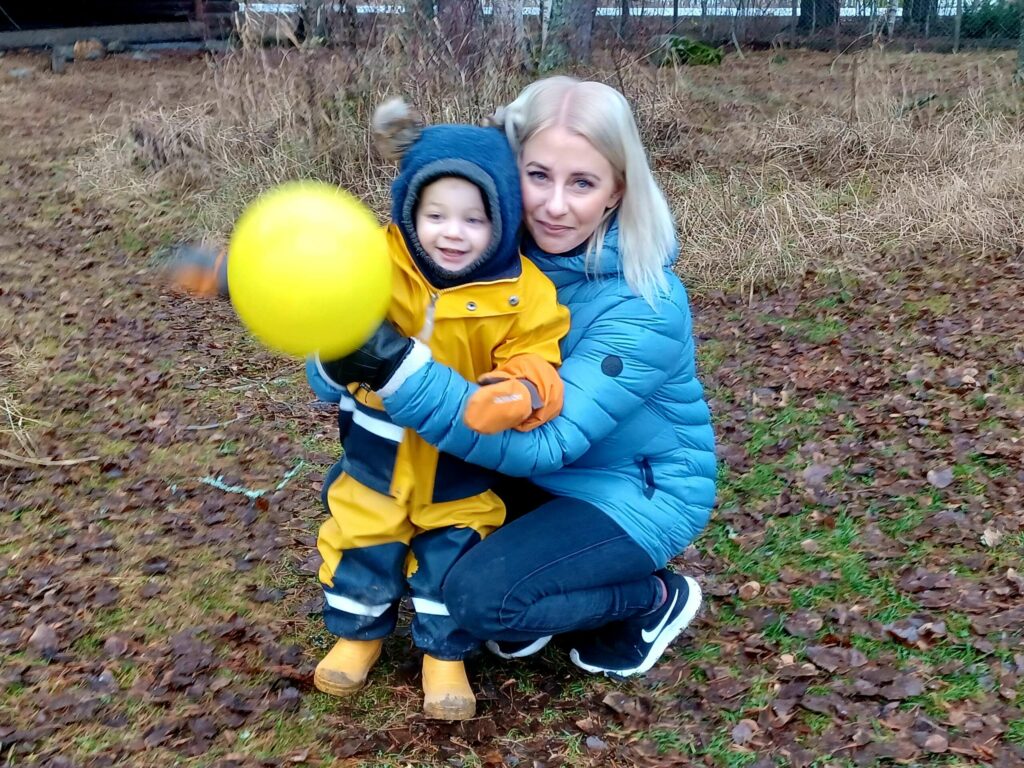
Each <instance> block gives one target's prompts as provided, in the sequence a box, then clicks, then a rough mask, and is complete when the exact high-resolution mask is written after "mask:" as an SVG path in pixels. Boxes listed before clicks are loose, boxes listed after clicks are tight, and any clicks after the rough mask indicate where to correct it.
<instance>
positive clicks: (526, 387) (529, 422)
mask: <svg viewBox="0 0 1024 768" xmlns="http://www.w3.org/2000/svg"><path fill="white" fill-rule="evenodd" d="M480 383H481V384H483V385H484V386H482V387H480V389H478V390H477V391H476V392H474V393H473V395H472V397H470V398H469V403H468V404H467V405H466V412H465V414H463V417H462V419H463V421H464V422H465V423H466V426H467V427H469V428H470V429H472V430H475V431H477V432H480V433H482V434H485V435H493V434H494V433H496V432H502V431H504V430H506V429H517V430H519V431H520V432H529V431H530V430H531V429H536V428H537V427H539V426H540V425H541V424H545V423H547V422H549V421H551V419H553V418H555V417H556V416H557V415H558V414H559V413H561V412H562V399H563V397H564V394H565V389H564V386H563V384H562V379H561V378H560V377H559V375H558V372H557V371H556V370H555V367H554V366H553V365H551V363H549V362H548V361H547V360H545V359H544V358H542V357H540V356H539V355H534V354H525V355H518V356H516V357H513V358H512V359H511V360H509V361H508V362H507V363H505V365H503V366H502V367H501V368H498V369H497V370H495V371H492V372H491V373H488V374H487V375H485V376H482V377H480Z"/></svg>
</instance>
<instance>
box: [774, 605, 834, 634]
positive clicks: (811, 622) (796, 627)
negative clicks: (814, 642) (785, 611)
mask: <svg viewBox="0 0 1024 768" xmlns="http://www.w3.org/2000/svg"><path fill="white" fill-rule="evenodd" d="M824 624H825V620H824V619H823V618H822V617H821V616H820V615H818V614H817V613H813V612H812V611H797V612H796V613H794V614H793V615H792V616H790V617H789V618H788V619H786V621H785V622H784V623H783V625H782V626H783V627H785V629H786V631H787V632H789V634H791V635H794V636H795V637H814V636H815V635H816V634H818V630H819V629H821V628H822V626H824Z"/></svg>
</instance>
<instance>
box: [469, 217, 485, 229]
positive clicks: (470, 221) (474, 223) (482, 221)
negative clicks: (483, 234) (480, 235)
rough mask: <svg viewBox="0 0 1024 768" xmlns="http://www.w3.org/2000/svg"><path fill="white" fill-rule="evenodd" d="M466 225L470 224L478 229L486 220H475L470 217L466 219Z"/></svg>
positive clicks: (475, 218)
mask: <svg viewBox="0 0 1024 768" xmlns="http://www.w3.org/2000/svg"><path fill="white" fill-rule="evenodd" d="M466 223H467V224H472V225H473V226H474V227H478V226H480V225H481V224H486V223H487V220H486V219H480V218H477V217H475V216H470V217H469V218H468V219H466Z"/></svg>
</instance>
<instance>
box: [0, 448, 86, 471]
mask: <svg viewBox="0 0 1024 768" xmlns="http://www.w3.org/2000/svg"><path fill="white" fill-rule="evenodd" d="M0 456H2V457H4V458H2V459H0V464H3V465H4V466H5V467H23V466H32V465H35V466H39V467H70V466H72V465H73V464H85V463H87V462H90V461H99V459H100V457H99V456H82V457H81V458H79V459H37V458H35V457H34V456H19V455H18V454H16V453H10V452H8V451H5V450H4V449H3V448H0Z"/></svg>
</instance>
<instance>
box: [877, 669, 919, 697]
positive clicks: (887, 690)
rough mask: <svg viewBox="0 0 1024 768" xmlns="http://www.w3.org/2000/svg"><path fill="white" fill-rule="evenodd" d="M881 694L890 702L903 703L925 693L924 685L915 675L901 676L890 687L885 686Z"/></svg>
mask: <svg viewBox="0 0 1024 768" xmlns="http://www.w3.org/2000/svg"><path fill="white" fill-rule="evenodd" d="M879 693H881V694H882V696H884V697H885V698H887V699H889V701H901V700H903V699H908V698H910V697H911V696H920V695H921V694H922V693H924V683H922V682H921V680H920V678H918V677H915V676H914V675H909V674H908V675H900V676H899V677H897V678H896V679H895V680H893V681H892V682H891V683H889V685H886V686H884V687H883V688H882V689H881V690H880V691H879Z"/></svg>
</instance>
